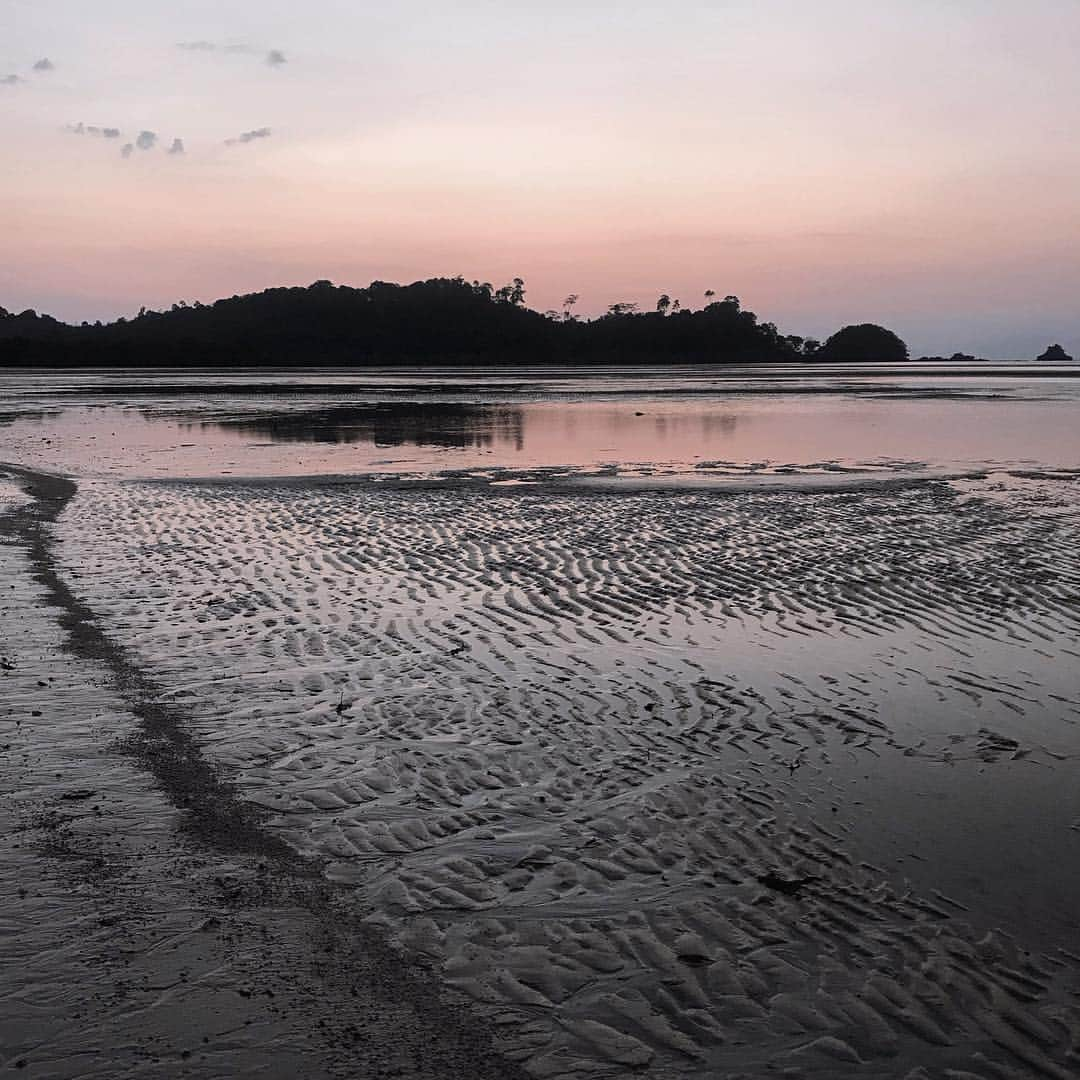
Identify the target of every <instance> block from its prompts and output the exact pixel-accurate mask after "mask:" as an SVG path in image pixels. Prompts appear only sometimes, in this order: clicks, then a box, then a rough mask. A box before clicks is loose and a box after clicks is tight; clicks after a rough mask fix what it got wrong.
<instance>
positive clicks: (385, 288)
mask: <svg viewBox="0 0 1080 1080" xmlns="http://www.w3.org/2000/svg"><path fill="white" fill-rule="evenodd" d="M710 292H711V290H710ZM661 299H664V298H663V297H662V298H661ZM668 299H670V298H668ZM577 300H578V297H577V295H576V294H570V295H569V296H567V297H566V299H565V300H564V301H563V310H562V312H561V318H560V313H559V312H558V311H556V310H551V311H548V312H540V311H533V310H531V309H530V308H528V307H526V306H525V282H524V280H523V279H522V278H514V279H513V280H512V281H511V282H510V284H508V285H504V286H501V287H500V288H499V289H494V288H492V286H491V284H490V282H481V281H472V282H469V281H466V280H465V279H464V278H463V277H454V278H432V279H430V280H427V281H416V282H413V283H412V284H410V285H397V284H394V283H392V282H386V281H373V282H372V283H371V284H370V285H368V286H367V287H366V288H363V289H355V288H350V287H347V286H335V285H333V284H332V283H331V282H329V281H325V280H324V281H317V282H315V283H314V284H312V285H310V286H309V287H307V288H279V289H267V290H265V291H263V292H260V293H252V294H250V295H247V296H232V297H228V298H225V299H222V300H218V301H216V302H214V303H212V304H201V303H191V304H188V305H184V304H183V303H182V302H178V303H176V304H175V305H173V306H172V309H171V310H166V311H152V310H149V309H146V308H143V309H142V310H141V311H140V313H139V315H138V316H137V317H135V318H133V319H124V318H120V319H117V320H116V321H115V322H113V323H109V324H105V325H102V324H100V323H97V324H95V325H91V326H69V325H67V324H65V323H61V322H58V321H57V320H56V319H53V318H50V317H49V316H48V315H39V314H38V313H37V312H35V311H23V312H21V313H19V314H12V313H11V312H7V311H4V310H3V309H0V366H26V367H34V366H42V367H45V366H62V367H149V368H154V367H160V368H167V367H193V368H198V367H246V368H259V367H269V366H275V367H303V366H305V365H320V364H324V365H341V366H345V367H349V368H363V367H364V366H366V365H373V364H400V365H409V364H480V365H483V364H485V363H507V362H512V361H520V362H522V363H560V364H590V363H612V362H617V363H641V364H664V363H698V362H707V363H764V362H772V363H793V362H798V361H800V360H803V359H809V358H811V357H813V358H814V359H836V360H843V359H866V358H871V359H884V360H887V359H889V358H890V357H895V356H897V355H901V354H902V355H904V356H906V348H905V347H904V345H903V342H900V341H899V339H898V338H896V336H895V335H894V334H891V332H890V331H887V330H883V329H882V328H881V327H872V328H871V329H872V330H873V331H874V332H875V333H876V335H877V337H876V338H875V339H874V343H872V344H871V345H870V346H867V345H866V344H865V335H863V341H864V343H863V345H861V346H860V347H859V348H855V349H854V351H852V349H851V348H849V346H850V344H851V334H852V332H853V331H858V330H859V329H860V328H858V327H854V328H852V327H848V328H845V330H844V331H841V332H840V333H839V334H836V335H833V338H831V339H830V341H829V344H828V345H827V346H826V347H823V348H822V349H820V350H818V351H817V352H815V349H817V342H815V341H813V340H812V339H803V338H800V337H799V336H798V335H787V336H785V335H783V334H781V333H780V331H778V330H777V328H776V326H775V325H774V324H773V323H771V322H767V321H766V322H761V323H759V322H758V319H757V316H756V315H755V314H754V312H752V311H744V310H743V309H742V308H741V307H740V305H739V301H738V299H737V298H736V297H734V296H729V297H726V298H725V299H724V300H723V301H719V302H717V301H715V300H713V301H712V302H710V303H709V304H708V305H707V306H706V307H705V308H703V309H702V310H700V311H691V310H686V309H680V308H678V307H677V306H676V302H675V301H671V303H670V305H669V306H667V307H666V311H667V314H668V316H669V317H667V318H663V317H661V318H658V317H657V315H656V314H655V313H653V312H648V313H639V311H638V306H637V304H635V303H632V302H629V301H622V302H619V303H615V304H612V305H611V306H610V307H609V308H608V310H607V313H606V314H605V315H603V316H601V317H600V318H597V319H591V320H589V319H580V320H579V319H577V318H574V317H573V311H572V309H573V307H574V305H575V304H576V303H577ZM658 310H659V311H660V313H661V315H663V313H664V310H665V308H664V306H659V307H658ZM882 335H885V336H884V337H882ZM856 336H857V337H858V335H856ZM883 342H884V345H888V346H890V348H891V350H892V351H890V350H889V349H887V348H884V346H883ZM867 349H869V350H870V352H868V351H867ZM822 354H824V355H822Z"/></svg>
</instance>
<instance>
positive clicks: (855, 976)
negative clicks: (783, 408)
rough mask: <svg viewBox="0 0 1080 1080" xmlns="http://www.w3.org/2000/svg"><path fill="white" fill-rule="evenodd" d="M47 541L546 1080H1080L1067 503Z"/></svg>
mask: <svg viewBox="0 0 1080 1080" xmlns="http://www.w3.org/2000/svg"><path fill="white" fill-rule="evenodd" d="M57 536H58V538H59V548H58V551H59V555H60V559H61V562H62V564H63V570H64V572H65V573H66V574H67V575H68V577H69V580H70V582H71V584H72V588H73V589H74V590H75V591H76V593H77V594H78V595H79V597H80V598H81V599H84V600H85V601H86V602H87V603H88V604H89V606H90V607H91V608H92V609H93V610H94V611H95V612H96V613H97V614H98V615H99V616H100V618H101V620H102V624H103V625H104V626H107V627H108V628H109V633H110V634H111V635H113V636H114V637H115V638H116V639H117V640H118V641H119V642H120V643H121V644H123V645H124V646H127V647H128V648H130V649H131V650H132V653H133V655H134V656H135V657H136V658H137V659H138V661H139V662H140V664H141V665H143V666H145V668H146V670H147V671H150V672H152V673H153V676H154V678H155V679H156V680H157V681H158V682H159V683H160V684H161V685H162V686H164V687H165V688H166V692H167V697H168V700H169V702H170V703H172V704H173V705H175V706H177V707H179V708H181V709H182V710H183V711H184V712H185V713H186V714H187V715H188V716H189V717H190V722H191V725H192V730H193V731H194V733H195V735H196V737H197V738H198V740H199V741H200V742H201V743H202V745H203V746H204V747H205V751H206V753H207V754H208V755H209V756H210V757H211V758H212V760H214V761H215V762H217V763H219V764H221V765H223V766H227V767H228V768H229V769H231V770H235V775H236V777H237V779H238V782H239V783H240V785H241V788H242V792H243V795H244V797H245V798H247V799H249V800H251V801H252V802H254V803H256V804H258V805H259V806H261V807H264V808H266V810H267V811H268V812H269V813H270V814H271V821H272V826H273V828H274V829H275V830H277V831H278V832H279V834H280V835H281V836H282V837H284V838H285V839H286V840H287V841H288V843H289V844H291V845H293V846H295V847H296V848H297V849H299V850H301V851H303V852H306V853H310V854H312V855H315V856H318V857H320V858H323V859H325V860H327V867H328V871H327V872H328V873H329V874H330V875H331V876H332V877H333V878H334V879H336V880H338V881H340V882H343V883H345V884H346V885H347V886H348V887H349V888H351V889H352V890H353V893H352V895H354V897H355V904H356V909H357V911H358V912H360V913H362V914H364V915H365V916H366V917H368V918H369V919H371V920H373V921H376V922H379V923H382V924H384V925H385V926H386V927H388V928H389V930H390V932H391V933H392V935H393V937H394V939H395V940H396V941H397V942H398V943H399V944H400V947H401V948H402V949H403V950H404V951H405V953H406V955H408V956H412V957H421V958H426V959H427V960H428V961H429V962H430V963H432V964H433V965H434V966H435V970H436V971H437V972H438V973H439V976H440V978H441V979H443V980H444V981H445V982H446V983H447V984H449V985H452V986H454V987H457V988H459V989H461V990H463V991H464V992H465V993H467V994H469V995H470V996H472V997H473V998H474V999H475V1000H476V1001H477V1003H478V1006H479V1007H480V1008H481V1009H483V1010H486V1012H487V1015H489V1016H490V1018H491V1019H492V1020H493V1021H495V1022H497V1024H498V1027H499V1028H500V1029H501V1030H503V1036H502V1042H503V1045H504V1046H505V1047H506V1048H507V1049H508V1050H509V1051H510V1053H511V1054H512V1055H513V1056H515V1057H516V1058H518V1059H520V1060H521V1061H523V1063H524V1064H525V1066H526V1068H527V1069H528V1070H529V1071H530V1072H531V1073H533V1074H534V1075H536V1076H539V1077H546V1076H552V1077H573V1076H594V1075H595V1076H622V1075H629V1074H631V1073H633V1072H635V1071H636V1070H644V1071H645V1073H646V1075H649V1076H657V1077H676V1076H680V1077H681V1076H693V1077H715V1076H720V1075H722V1076H732V1077H734V1076H743V1075H745V1076H760V1075H765V1074H767V1073H769V1072H770V1071H777V1072H778V1073H779V1074H780V1075H788V1076H820V1077H831V1076H837V1075H848V1074H851V1075H860V1076H875V1077H894V1076H908V1077H910V1078H911V1080H916V1078H919V1077H935V1078H936V1077H946V1076H948V1077H954V1078H963V1077H984V1078H998V1077H1012V1076H1029V1075H1037V1076H1049V1077H1062V1078H1063V1077H1071V1076H1074V1075H1076V1072H1077V1070H1078V1069H1080V928H1078V925H1077V916H1076V914H1075V904H1074V903H1073V902H1072V900H1071V898H1072V897H1075V896H1076V895H1078V894H1080V893H1078V892H1077V891H1076V890H1077V887H1078V886H1080V871H1078V866H1080V850H1078V849H1080V796H1078V794H1077V788H1078V785H1076V783H1075V763H1076V760H1077V754H1078V753H1080V731H1078V722H1080V686H1078V679H1077V675H1076V671H1077V668H1078V665H1077V661H1078V660H1080V650H1078V648H1077V644H1076V642H1077V631H1078V629H1080V609H1078V603H1077V594H1078V591H1080V563H1078V559H1077V552H1078V550H1080V548H1078V538H1080V489H1078V481H1077V479H1076V478H1075V477H1074V476H1070V475H1067V474H1040V475H1031V476H1020V475H1010V476H1006V475H1004V474H1002V475H997V476H991V477H990V478H988V479H976V480H971V481H965V482H953V483H947V482H935V481H929V482H921V483H906V484H898V485H893V486H889V485H883V486H880V487H878V488H865V489H860V490H851V491H831V492H769V491H761V492H738V493H729V494H718V493H712V492H708V493H705V492H677V491H676V492H671V493H658V492H639V493H635V492H620V493H588V492H574V493H562V494H560V493H553V492H546V493H543V494H533V493H529V492H528V491H524V492H523V491H522V490H521V489H518V490H515V491H512V492H510V491H504V492H500V491H497V490H492V489H491V488H480V487H475V486H470V485H468V484H436V485H432V486H430V487H423V486H416V485H413V486H408V485H402V486H401V487H400V488H394V489H392V488H387V487H383V488H380V487H379V486H377V485H371V484H364V483H355V484H350V483H342V484H337V485H326V484H323V485H320V486H305V485H302V484H296V483H294V484H287V483H275V482H265V483H260V484H246V485H245V484H242V483H237V484H223V483H217V484H200V483H194V482H192V483H170V484H165V483H163V484H154V483H145V482H126V483H124V482H116V483H114V482H111V481H98V482H90V483H84V484H83V485H82V486H81V488H80V491H79V494H78V495H77V496H76V498H75V499H74V501H73V502H72V503H71V504H70V505H69V507H68V509H67V511H66V512H65V514H64V515H63V517H62V518H61V520H60V522H59V523H58V526H57ZM1070 890H1071V891H1070Z"/></svg>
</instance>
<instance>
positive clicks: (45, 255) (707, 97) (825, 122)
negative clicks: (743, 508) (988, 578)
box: [0, 0, 1080, 356]
mask: <svg viewBox="0 0 1080 1080" xmlns="http://www.w3.org/2000/svg"><path fill="white" fill-rule="evenodd" d="M147 7H151V8H155V9H156V8H157V7H158V6H157V5H145V4H142V3H136V2H135V0H106V2H102V3H97V4H94V5H92V7H91V5H87V4H85V3H75V2H72V0H34V2H29V0H9V3H7V4H5V5H4V8H3V11H2V12H0V80H5V77H6V76H9V75H14V76H16V78H17V81H0V138H2V139H3V144H4V147H5V155H4V166H5V167H4V168H3V169H2V170H0V236H3V238H4V239H3V247H4V253H5V255H6V258H5V259H4V260H3V265H2V268H0V305H2V306H3V307H6V308H8V309H9V310H21V309H22V308H24V307H34V308H36V309H38V310H41V311H48V312H51V313H53V314H56V315H57V316H59V317H63V318H68V319H75V320H78V319H83V318H88V319H93V318H110V317H114V316H115V315H117V314H121V313H131V312H133V311H135V310H137V309H138V307H139V306H140V305H142V304H146V305H148V306H151V307H155V306H167V305H168V304H170V303H172V302H173V301H174V300H178V299H187V300H193V299H201V300H212V299H214V298H216V297H218V296H221V295H229V294H232V293H235V292H245V291H249V290H252V289H259V288H263V287H266V286H270V285H278V284H305V283H308V282H310V281H312V280H315V279H316V278H331V279H332V280H334V281H337V282H341V283H348V284H366V283H367V282H368V281H370V280H372V279H373V278H382V279H385V280H397V281H408V280H413V279H416V278H418V277H428V276H435V275H443V274H456V273H462V274H464V275H466V276H467V277H469V278H473V277H476V278H480V279H483V280H490V281H493V282H495V283H496V284H499V283H501V282H502V281H505V280H507V279H509V278H510V277H512V276H514V275H520V276H522V277H524V278H525V279H526V282H527V284H528V302H529V303H530V304H531V305H532V306H536V307H539V308H541V309H543V308H545V307H555V306H559V303H560V301H561V299H562V297H563V296H565V295H566V294H567V293H570V292H576V293H578V294H580V296H581V304H580V307H581V309H582V310H583V311H584V313H586V314H588V313H595V312H599V311H602V310H603V309H604V308H606V306H607V305H608V304H610V303H612V302H614V301H616V300H623V301H625V300H633V301H637V302H639V303H641V304H643V305H648V306H651V305H652V304H653V303H654V302H655V298H656V296H657V295H659V293H660V292H667V293H669V294H670V295H672V296H673V297H679V298H680V299H681V300H682V301H683V303H684V304H690V305H697V304H700V303H701V302H702V293H703V292H704V290H705V289H707V288H711V289H715V290H716V291H717V292H718V293H720V294H721V295H723V294H725V293H729V292H734V293H737V294H738V295H739V296H741V297H742V299H743V301H744V303H745V304H746V305H748V306H750V307H752V308H754V309H755V310H756V311H757V312H758V313H759V315H760V316H761V317H762V318H767V319H770V320H772V321H775V322H777V323H778V324H779V325H780V326H781V327H782V328H783V329H785V330H788V331H791V332H800V333H812V334H816V335H824V334H827V333H829V332H830V331H831V330H833V329H835V328H836V327H838V326H840V325H842V324H843V323H845V322H851V321H865V320H871V321H879V322H884V323H886V324H888V325H890V326H893V327H894V328H895V329H897V330H898V332H900V333H901V334H902V335H903V336H904V337H905V338H906V339H907V340H908V341H909V342H910V343H911V344H912V346H913V348H915V349H916V350H917V351H924V350H934V351H940V350H946V351H952V350H953V349H959V348H972V349H977V350H979V351H982V352H984V353H985V354H987V355H991V356H1022V355H1030V354H1031V353H1032V351H1041V349H1042V348H1043V347H1045V345H1046V344H1048V343H1049V342H1050V341H1054V340H1060V341H1062V343H1063V344H1065V345H1066V346H1067V347H1071V348H1072V349H1073V350H1074V351H1080V314H1078V313H1077V306H1076V302H1075V297H1076V295H1077V294H1078V291H1080V262H1078V259H1077V255H1076V249H1077V240H1078V235H1080V185H1078V184H1077V183H1076V177H1077V176H1080V148H1078V146H1077V140H1076V139H1075V137H1074V131H1075V126H1076V120H1077V116H1076V114H1077V111H1078V106H1077V102H1078V101H1080V72H1078V69H1077V65H1076V63H1075V57H1076V56H1077V55H1080V6H1077V5H1076V4H1075V3H1073V2H1071V0H1060V2H1049V0H1034V2H1029V3H1027V4H1025V5H1022V6H1021V5H1017V4H1015V3H1013V2H1004V0H1001V2H999V0H970V2H968V0H956V2H953V3H950V4H948V5H943V4H941V3H929V2H922V0H907V2H905V3H894V2H867V0H863V2H861V3H854V2H847V0H843V2H841V0H831V2H829V0H826V2H821V3H816V4H806V3H798V2H795V0H789V2H780V0H754V2H750V0H746V2H740V0H732V2H729V3H719V2H711V3H699V2H694V3H687V4H685V5H683V6H681V7H680V8H678V9H666V10H662V9H660V8H659V7H658V6H656V5H640V4H633V3H629V4H615V3H606V2H602V3H593V4H585V5H582V4H570V3H563V2H552V3H548V4H545V5H543V6H541V5H528V6H527V8H526V10H524V11H519V10H515V9H514V8H513V6H511V5H496V4H494V3H463V4H458V5H446V4H435V3H416V2H405V3H400V4H395V5H392V6H389V5H381V6H375V5H371V6H370V7H369V6H367V5H364V4H358V3H354V2H346V0H339V2H314V3H312V4H308V5H305V6H304V7H303V8H302V9H298V8H297V6H296V5H295V4H293V3H284V2H261V3H255V2H254V0H251V2H236V3H231V4H220V3H213V4H212V3H209V2H204V0H197V2H191V3H183V4H177V5H170V6H169V9H168V10H167V11H165V10H160V11H159V10H150V11H147V10H146V9H147ZM301 10H302V12H303V15H304V18H305V20H306V22H302V21H301V19H300V14H299V12H300V11H301ZM180 43H187V44H189V45H190V44H192V43H201V47H199V48H180V47H178V45H179V44H180ZM271 50H280V53H281V54H282V57H280V58H277V60H278V62H276V63H271V62H268V60H269V59H270V56H271ZM45 57H47V58H48V59H49V60H50V62H51V64H52V65H53V66H52V68H51V70H34V64H35V63H36V62H37V61H39V60H41V59H42V58H45ZM282 58H283V59H284V61H285V62H281V59H282ZM79 122H81V123H83V125H84V133H83V134H73V133H72V132H71V131H70V130H66V129H68V128H70V126H72V125H76V124H78V123H79ZM85 125H94V126H97V127H99V128H105V127H115V128H119V129H121V130H122V132H123V134H122V135H121V136H120V137H118V138H115V139H114V138H106V137H104V136H102V135H95V134H86V133H85ZM263 128H269V129H270V134H269V136H267V137H262V138H252V139H249V141H247V142H242V143H233V144H232V145H228V144H227V140H230V139H236V138H237V137H238V136H240V135H241V134H242V133H244V132H251V131H257V130H260V129H263ZM141 131H150V132H153V133H154V134H155V135H156V136H157V139H156V141H155V144H154V146H153V147H151V148H149V149H146V150H140V149H133V150H132V151H131V153H130V155H129V156H127V157H124V156H123V155H122V154H121V147H122V146H123V145H125V144H127V143H134V142H135V140H136V138H137V136H138V134H139V132H141ZM175 138H181V139H182V140H183V143H184V148H185V152H184V153H183V154H168V153H166V149H167V148H168V147H169V146H170V145H171V144H172V141H173V139H175Z"/></svg>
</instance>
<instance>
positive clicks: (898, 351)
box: [814, 323, 908, 364]
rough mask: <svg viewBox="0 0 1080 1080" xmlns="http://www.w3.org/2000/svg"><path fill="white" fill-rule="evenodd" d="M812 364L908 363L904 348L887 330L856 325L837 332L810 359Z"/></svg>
mask: <svg viewBox="0 0 1080 1080" xmlns="http://www.w3.org/2000/svg"><path fill="white" fill-rule="evenodd" d="M814 359H815V360H822V361H832V362H839V363H852V362H855V363H886V364H887V363H896V362H898V361H903V360H907V359H908V349H907V346H906V345H905V344H904V343H903V341H901V340H900V338H899V337H897V336H896V334H894V333H893V332H892V331H891V330H886V329H885V327H884V326H878V325H876V324H875V323H859V324H858V325H856V326H845V327H843V329H841V330H837V332H836V333H835V334H833V335H832V337H830V338H829V339H828V340H827V341H826V342H825V344H824V345H822V346H821V348H820V349H818V350H817V352H816V353H815V355H814Z"/></svg>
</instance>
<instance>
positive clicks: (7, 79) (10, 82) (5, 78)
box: [0, 75, 22, 86]
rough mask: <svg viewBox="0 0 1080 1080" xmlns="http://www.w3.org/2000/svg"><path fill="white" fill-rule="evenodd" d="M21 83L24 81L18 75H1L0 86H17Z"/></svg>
mask: <svg viewBox="0 0 1080 1080" xmlns="http://www.w3.org/2000/svg"><path fill="white" fill-rule="evenodd" d="M21 82H22V79H20V78H19V76H18V75H0V86H15V85H16V84H17V83H21Z"/></svg>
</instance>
